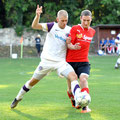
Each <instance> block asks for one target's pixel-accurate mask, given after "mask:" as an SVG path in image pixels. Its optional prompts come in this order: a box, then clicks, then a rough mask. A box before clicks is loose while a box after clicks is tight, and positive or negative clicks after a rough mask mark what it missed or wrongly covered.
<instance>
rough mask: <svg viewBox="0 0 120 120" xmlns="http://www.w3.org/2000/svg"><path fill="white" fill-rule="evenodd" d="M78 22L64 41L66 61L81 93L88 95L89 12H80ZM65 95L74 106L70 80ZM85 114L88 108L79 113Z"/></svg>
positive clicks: (90, 18) (90, 17) (92, 32)
mask: <svg viewBox="0 0 120 120" xmlns="http://www.w3.org/2000/svg"><path fill="white" fill-rule="evenodd" d="M80 20H81V24H78V25H75V26H73V27H72V28H71V31H70V34H69V38H68V39H67V41H66V43H67V46H68V49H67V55H66V61H67V62H68V63H69V64H70V65H71V66H72V67H73V68H74V70H75V72H76V74H77V76H78V78H79V84H80V87H81V92H84V91H86V92H87V93H88V94H89V88H88V81H87V80H88V77H89V74H90V64H89V60H88V53H89V47H90V43H91V41H92V39H93V36H94V34H95V30H94V29H93V28H91V27H90V24H91V21H92V14H91V12H90V11H89V10H83V11H82V12H81V16H80ZM69 48H70V49H69ZM71 48H72V49H71ZM76 49H77V50H76ZM67 93H68V96H69V98H70V99H71V102H72V106H74V100H73V95H72V92H71V83H70V80H68V91H67ZM87 112H91V109H90V108H88V106H86V107H83V108H82V110H81V113H87Z"/></svg>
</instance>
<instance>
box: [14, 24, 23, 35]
mask: <svg viewBox="0 0 120 120" xmlns="http://www.w3.org/2000/svg"><path fill="white" fill-rule="evenodd" d="M23 30H24V27H23V26H22V25H16V27H15V32H16V34H17V36H21V35H22V34H23Z"/></svg>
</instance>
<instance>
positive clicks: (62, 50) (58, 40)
mask: <svg viewBox="0 0 120 120" xmlns="http://www.w3.org/2000/svg"><path fill="white" fill-rule="evenodd" d="M41 25H42V28H43V31H47V32H48V33H47V36H46V40H45V44H44V47H43V51H42V53H41V59H47V60H52V61H61V60H64V61H66V49H67V46H66V38H67V36H68V34H69V32H70V29H71V27H69V26H66V27H65V28H64V29H61V28H60V27H59V26H58V23H55V22H52V23H42V24H41Z"/></svg>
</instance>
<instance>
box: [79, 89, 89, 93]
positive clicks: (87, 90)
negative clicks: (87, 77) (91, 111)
mask: <svg viewBox="0 0 120 120" xmlns="http://www.w3.org/2000/svg"><path fill="white" fill-rule="evenodd" d="M84 91H86V92H87V93H88V94H89V88H83V89H81V92H84Z"/></svg>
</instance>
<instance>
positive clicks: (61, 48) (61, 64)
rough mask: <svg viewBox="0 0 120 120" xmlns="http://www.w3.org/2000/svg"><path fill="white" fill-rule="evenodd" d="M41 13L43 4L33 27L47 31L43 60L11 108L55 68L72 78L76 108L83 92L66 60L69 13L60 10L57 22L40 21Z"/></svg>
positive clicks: (38, 9) (42, 54)
mask: <svg viewBox="0 0 120 120" xmlns="http://www.w3.org/2000/svg"><path fill="white" fill-rule="evenodd" d="M41 13H42V6H41V7H39V5H37V9H36V16H35V18H34V20H33V23H32V28H33V29H37V30H43V31H46V32H47V36H46V41H45V44H44V47H43V51H42V53H41V62H40V63H39V65H38V67H37V68H36V70H35V72H34V74H33V76H32V78H31V79H30V80H28V81H27V82H26V83H25V85H24V86H23V87H22V88H21V89H20V91H19V92H18V94H17V96H16V97H15V99H14V100H13V102H12V104H11V108H15V107H16V106H17V104H18V102H19V101H21V100H22V98H23V96H24V94H25V93H26V92H28V91H29V90H30V89H31V88H32V87H33V86H34V85H35V84H37V83H38V82H39V81H40V80H41V79H42V78H43V77H45V76H46V75H47V73H48V72H50V71H53V70H56V71H57V73H58V75H62V76H64V77H66V78H68V79H70V80H71V87H72V93H73V95H74V97H75V101H76V108H77V107H80V104H81V92H80V87H79V83H78V81H77V75H76V74H75V72H74V70H73V68H72V67H71V66H70V65H69V64H68V63H67V62H66V37H67V35H68V33H69V31H70V27H69V26H67V22H68V13H67V12H66V11H65V10H60V11H58V13H57V23H56V22H51V23H39V20H40V15H41ZM75 48H76V46H75Z"/></svg>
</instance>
